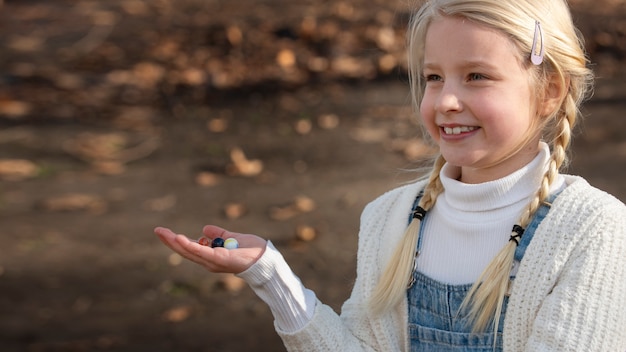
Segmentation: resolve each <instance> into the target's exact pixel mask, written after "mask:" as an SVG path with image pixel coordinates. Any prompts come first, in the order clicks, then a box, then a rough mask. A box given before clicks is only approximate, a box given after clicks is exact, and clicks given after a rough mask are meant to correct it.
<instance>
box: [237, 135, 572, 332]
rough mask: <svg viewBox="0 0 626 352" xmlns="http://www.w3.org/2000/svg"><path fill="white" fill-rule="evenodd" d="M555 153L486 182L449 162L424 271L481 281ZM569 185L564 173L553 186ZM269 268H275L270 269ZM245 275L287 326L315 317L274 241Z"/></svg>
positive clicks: (431, 216) (432, 217)
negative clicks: (466, 178)
mask: <svg viewBox="0 0 626 352" xmlns="http://www.w3.org/2000/svg"><path fill="white" fill-rule="evenodd" d="M549 156H550V150H549V147H548V145H547V144H543V143H542V145H541V149H540V152H539V154H538V155H537V156H536V157H535V158H534V159H533V160H532V161H531V162H530V163H529V164H528V165H526V166H525V167H523V168H521V169H520V170H518V171H516V172H514V173H512V174H510V175H508V176H506V177H504V178H502V179H499V180H495V181H490V182H485V183H481V184H466V183H462V182H460V181H457V178H459V176H460V170H459V168H457V167H454V166H451V165H448V164H446V165H445V166H444V167H443V168H442V170H441V174H440V177H441V181H442V183H443V186H444V189H445V190H444V192H443V193H442V194H441V195H440V196H439V197H438V198H437V202H436V203H435V206H434V207H433V209H431V211H429V213H428V215H427V217H426V221H425V225H424V226H425V227H424V231H423V238H422V244H421V254H420V256H419V257H418V262H417V264H418V270H420V271H421V272H422V273H424V274H425V275H427V276H429V277H431V278H433V279H435V280H438V281H441V282H445V283H448V284H466V283H473V282H474V281H476V279H477V278H478V276H479V275H480V273H481V272H482V271H483V269H484V268H485V267H486V266H487V264H488V263H489V262H490V261H491V260H492V259H493V257H495V255H496V254H497V252H498V251H499V250H500V249H501V248H502V247H503V246H504V245H505V244H506V243H507V241H508V240H509V235H510V234H511V229H512V227H513V225H514V224H515V223H517V222H518V219H519V217H520V214H521V213H522V211H523V208H524V207H525V206H527V205H528V203H529V201H530V198H531V197H533V196H534V193H535V192H536V190H537V189H538V187H539V185H540V182H541V178H542V177H543V174H544V172H545V170H546V165H547V162H548V158H549ZM563 184H564V179H563V177H562V176H559V178H558V180H557V182H555V183H554V184H553V185H552V188H553V189H558V188H560V187H561V186H562V185H563ZM408 216H409V214H408V213H407V222H408ZM268 267H271V268H274V269H273V272H271V273H268V272H266V271H265V268H268ZM239 276H240V277H241V278H243V279H244V280H246V282H248V284H249V285H250V287H251V288H252V289H253V291H254V292H255V293H256V294H257V295H258V296H259V297H260V298H261V299H262V300H263V301H265V303H267V304H268V306H269V307H270V310H271V311H272V314H273V315H274V318H275V320H276V321H275V323H276V326H277V327H279V328H280V329H281V330H282V331H285V332H290V331H291V332H293V331H297V330H299V329H300V328H302V327H303V326H304V325H306V324H307V322H308V321H309V320H310V319H311V318H312V316H313V313H314V311H315V304H316V300H317V299H316V297H315V294H314V293H313V291H311V290H308V289H306V288H305V287H304V286H303V285H302V283H301V282H300V280H299V279H298V278H297V277H296V276H295V274H294V273H293V272H292V271H291V269H290V268H289V266H288V265H287V264H286V263H285V262H284V259H283V258H282V256H281V255H280V253H279V252H278V251H277V250H276V248H274V246H273V245H272V243H271V242H268V245H267V248H266V251H265V253H264V255H263V256H262V257H261V258H260V259H259V261H258V262H257V263H256V264H255V265H253V266H252V267H250V268H249V269H248V270H246V271H245V272H243V273H241V274H239Z"/></svg>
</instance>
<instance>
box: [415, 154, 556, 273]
mask: <svg viewBox="0 0 626 352" xmlns="http://www.w3.org/2000/svg"><path fill="white" fill-rule="evenodd" d="M549 157H550V150H549V147H548V145H547V144H545V143H542V145H541V148H540V152H539V154H537V156H536V157H535V158H534V159H533V160H532V161H531V162H530V163H529V164H527V165H526V166H524V167H523V168H521V169H519V170H517V171H515V172H514V173H512V174H510V175H508V176H505V177H503V178H501V179H498V180H494V181H489V182H485V183H479V184H467V183H463V182H460V181H457V179H458V178H459V176H460V172H461V171H460V168H458V167H454V166H452V165H449V164H446V165H444V167H443V168H442V170H441V172H440V178H441V182H442V184H443V188H444V191H443V193H441V194H440V195H439V197H437V201H436V203H435V206H434V207H433V209H431V210H430V211H429V212H428V215H427V216H426V220H425V222H424V227H423V235H422V239H421V248H420V251H421V254H420V256H419V257H418V258H417V268H418V270H419V271H420V272H422V273H423V274H425V275H426V276H428V277H430V278H432V279H435V280H438V281H440V282H444V283H448V284H453V285H460V284H470V283H474V282H475V281H476V280H477V279H478V276H480V273H482V271H483V270H484V269H485V267H486V266H487V265H488V264H489V262H491V260H492V259H493V258H494V257H495V256H496V254H497V253H498V252H499V251H500V250H501V249H502V247H504V245H505V244H506V243H507V241H508V240H509V236H510V235H511V230H512V228H513V225H515V224H516V223H519V219H520V216H521V214H522V212H523V211H524V209H525V208H526V207H527V206H528V204H529V202H530V200H531V198H532V197H534V196H535V193H536V192H537V190H538V189H539V186H540V184H541V180H542V178H543V175H544V174H545V171H546V165H547V163H548V159H549ZM563 183H564V180H563V176H560V175H559V178H558V179H557V180H556V182H554V183H553V184H552V186H551V189H552V190H556V189H559V188H560V187H561V186H562V185H563Z"/></svg>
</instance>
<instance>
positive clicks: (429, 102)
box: [420, 94, 439, 141]
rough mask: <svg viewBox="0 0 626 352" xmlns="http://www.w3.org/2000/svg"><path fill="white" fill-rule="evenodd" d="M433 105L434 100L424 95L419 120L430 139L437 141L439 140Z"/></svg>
mask: <svg viewBox="0 0 626 352" xmlns="http://www.w3.org/2000/svg"><path fill="white" fill-rule="evenodd" d="M435 115H436V114H435V104H434V100H433V99H432V98H431V97H430V96H429V95H428V94H426V95H424V98H423V99H422V102H421V104H420V118H421V120H422V124H423V125H424V127H425V128H426V131H427V132H428V134H429V135H430V137H431V138H432V139H433V140H435V141H438V140H439V127H438V126H437V124H436V122H435Z"/></svg>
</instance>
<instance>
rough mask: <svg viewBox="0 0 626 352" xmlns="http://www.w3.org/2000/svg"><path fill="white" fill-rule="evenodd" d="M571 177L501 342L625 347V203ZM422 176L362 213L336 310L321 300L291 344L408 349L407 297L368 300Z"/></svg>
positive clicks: (508, 345)
mask: <svg viewBox="0 0 626 352" xmlns="http://www.w3.org/2000/svg"><path fill="white" fill-rule="evenodd" d="M566 183H567V184H568V187H567V188H566V189H565V190H564V191H563V192H562V193H561V194H560V195H559V197H558V198H557V199H556V201H555V202H554V204H553V206H552V208H551V210H550V211H549V213H548V215H547V216H546V218H545V219H544V220H543V221H542V223H541V224H540V226H539V228H538V229H537V230H536V231H535V233H534V237H533V240H532V241H531V243H530V245H529V247H528V249H527V250H526V253H525V255H524V258H523V260H522V262H521V265H520V267H519V271H518V272H517V275H516V279H515V283H514V285H513V289H512V293H511V296H510V299H509V303H508V307H507V315H506V317H505V322H504V335H503V336H504V339H503V340H504V341H503V342H504V351H507V352H508V351H511V352H514V351H533V352H538V351H585V352H596V351H597V352H606V351H619V352H623V351H626V206H624V204H623V203H622V202H620V201H619V200H617V199H616V198H614V197H613V196H611V195H609V194H607V193H605V192H602V191H600V190H598V189H596V188H593V187H592V186H590V185H589V184H588V183H587V182H586V181H585V180H584V179H582V178H580V177H576V176H566ZM423 186H424V183H423V182H417V183H414V184H411V185H407V186H404V187H400V188H397V189H395V190H393V191H390V192H388V193H386V194H384V195H382V196H380V197H379V198H378V199H376V200H375V201H373V202H372V203H370V204H368V206H367V207H366V208H365V210H364V211H363V214H362V216H361V229H360V232H359V249H358V255H357V276H356V281H355V284H354V287H353V290H352V294H351V296H350V298H349V299H348V300H347V301H346V302H345V303H344V304H343V306H342V310H341V315H337V313H335V312H334V311H333V310H332V309H331V308H330V307H329V306H327V305H324V304H323V303H321V302H319V301H318V302H317V305H316V308H315V313H314V316H313V318H312V320H311V321H310V322H309V323H308V324H306V326H305V327H303V328H302V329H300V330H299V331H296V332H294V333H287V332H284V331H281V330H280V329H279V328H278V327H276V330H277V332H278V334H279V335H280V336H281V338H282V339H283V342H284V344H285V346H286V348H287V349H288V350H289V351H307V352H308V351H342V352H347V351H408V350H409V339H408V336H407V331H408V325H407V324H408V323H407V320H408V313H407V312H408V308H407V301H406V299H405V300H404V301H403V302H402V304H400V305H398V307H397V308H396V309H394V310H393V312H390V313H389V314H385V315H383V316H381V317H376V318H374V317H371V316H370V315H369V314H368V309H366V302H367V300H368V298H369V295H370V293H371V292H372V291H373V288H374V286H375V285H376V283H377V282H378V279H379V277H380V275H381V272H382V270H383V267H384V265H385V263H387V262H388V261H389V258H390V257H391V255H392V254H393V253H392V252H393V250H394V249H395V248H396V245H397V243H398V242H399V241H400V239H401V237H402V234H403V232H404V230H405V227H406V225H407V221H408V214H409V212H410V209H411V206H412V204H413V201H414V199H415V196H416V194H417V193H418V190H420V189H421V188H423Z"/></svg>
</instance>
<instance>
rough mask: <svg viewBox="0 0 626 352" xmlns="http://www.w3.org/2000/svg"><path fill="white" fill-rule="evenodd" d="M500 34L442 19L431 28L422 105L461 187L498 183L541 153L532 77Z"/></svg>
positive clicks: (424, 116)
mask: <svg viewBox="0 0 626 352" xmlns="http://www.w3.org/2000/svg"><path fill="white" fill-rule="evenodd" d="M517 53H518V49H517V48H516V47H515V46H514V45H513V43H512V42H511V41H510V40H509V39H508V38H507V37H506V36H504V35H503V34H501V33H499V32H497V31H495V30H492V29H490V28H488V27H485V26H482V25H478V24H476V23H474V22H471V21H469V20H464V19H462V18H456V17H445V16H443V17H441V18H438V19H436V20H434V21H433V22H432V23H431V24H430V26H429V29H428V32H427V34H426V41H425V52H424V70H423V72H422V73H423V76H424V80H425V81H426V88H425V90H424V97H423V100H422V102H421V104H420V114H421V117H422V119H423V123H424V125H425V127H426V129H427V131H428V133H429V134H430V135H431V137H432V138H433V139H434V141H435V142H436V143H437V144H438V145H439V148H440V151H441V153H442V155H443V156H444V158H445V159H446V160H447V161H448V163H450V164H452V165H455V166H459V167H460V168H461V181H463V182H466V183H481V182H487V181H491V180H495V179H498V178H501V177H504V176H506V175H509V174H510V173H512V172H514V171H515V170H518V169H519V168H521V167H523V166H524V165H526V164H527V163H529V162H530V161H531V160H532V159H533V158H534V157H535V156H536V155H537V153H538V152H539V133H538V129H537V128H536V127H534V126H536V125H537V124H535V123H533V120H534V119H536V118H537V117H536V116H535V113H534V112H535V111H536V109H535V99H536V98H535V97H533V94H531V87H530V81H531V80H530V72H529V70H528V69H527V68H525V67H523V65H522V64H521V63H520V60H519V55H518V54H517Z"/></svg>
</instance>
